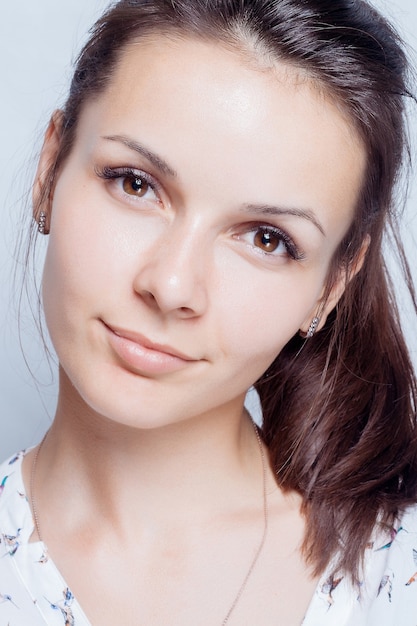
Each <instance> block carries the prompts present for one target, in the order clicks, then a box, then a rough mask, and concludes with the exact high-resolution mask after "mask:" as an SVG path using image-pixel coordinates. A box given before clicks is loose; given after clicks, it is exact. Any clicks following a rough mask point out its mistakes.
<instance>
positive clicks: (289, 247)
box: [238, 224, 304, 261]
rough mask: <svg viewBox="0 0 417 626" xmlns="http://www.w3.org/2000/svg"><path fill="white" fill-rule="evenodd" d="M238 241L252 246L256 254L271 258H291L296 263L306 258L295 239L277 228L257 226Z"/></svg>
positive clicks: (240, 236)
mask: <svg viewBox="0 0 417 626" xmlns="http://www.w3.org/2000/svg"><path fill="white" fill-rule="evenodd" d="M238 239H239V240H241V241H245V242H246V243H247V244H249V245H250V246H252V247H253V248H254V249H255V250H256V252H258V253H260V254H262V255H264V256H266V257H271V258H280V257H289V258H291V259H294V260H296V261H300V260H302V259H303V258H304V255H303V253H302V252H300V251H299V249H298V248H297V246H296V244H295V243H294V241H293V239H292V238H291V237H290V236H289V235H288V234H287V233H286V232H285V231H283V230H281V229H280V228H277V227H276V226H270V225H266V224H265V225H263V224H262V225H259V224H257V225H255V226H254V227H252V228H250V229H249V230H247V231H246V232H244V233H242V234H240V235H239V236H238Z"/></svg>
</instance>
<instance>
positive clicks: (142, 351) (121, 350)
mask: <svg viewBox="0 0 417 626" xmlns="http://www.w3.org/2000/svg"><path fill="white" fill-rule="evenodd" d="M103 324H104V326H105V328H106V330H107V336H108V341H109V344H110V346H111V348H112V351H113V352H114V353H115V354H116V356H117V357H118V360H119V361H121V362H122V363H123V364H124V365H125V366H127V367H128V369H130V370H133V371H135V372H137V373H139V374H144V375H157V374H169V373H172V372H176V371H178V370H181V369H184V368H186V367H187V366H189V365H190V364H192V363H196V362H197V361H198V360H199V359H193V358H192V357H190V356H188V355H186V354H184V353H183V352H180V351H178V350H176V349H175V348H173V347H172V346H169V345H166V344H158V343H154V342H152V341H150V340H149V339H147V338H146V337H144V336H143V335H141V334H139V333H136V332H134V331H130V330H125V329H120V328H117V327H113V326H109V325H108V324H106V323H105V322H103Z"/></svg>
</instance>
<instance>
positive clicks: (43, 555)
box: [0, 453, 417, 626]
mask: <svg viewBox="0 0 417 626" xmlns="http://www.w3.org/2000/svg"><path fill="white" fill-rule="evenodd" d="M23 454H24V453H19V454H17V455H16V456H14V457H13V458H12V459H10V460H9V461H6V462H5V463H3V464H2V465H0V626H29V624H30V626H45V624H46V625H48V626H91V625H90V622H89V621H88V619H87V617H86V616H85V615H84V613H83V611H82V609H81V607H80V606H79V605H78V603H77V600H76V599H75V598H74V596H73V594H72V593H71V590H70V588H69V587H68V585H67V583H66V582H65V581H64V580H63V578H62V576H61V574H60V573H59V571H58V570H57V568H56V567H55V565H54V564H53V562H52V560H51V559H50V558H49V556H48V552H47V548H46V546H45V545H44V544H43V543H42V542H35V543H29V539H30V537H31V535H32V533H33V529H34V523H33V519H32V514H31V510H30V506H29V502H28V499H27V496H26V493H25V488H24V485H23V480H22V474H21V464H22V458H23ZM161 626H162V625H161ZM257 626H258V625H257ZM259 626H274V625H272V624H271V625H269V624H265V625H263V624H260V625H259ZM276 626H278V624H277V625H276ZM286 626H291V625H286ZM302 626H417V506H416V507H410V508H409V509H408V510H407V511H406V512H405V514H404V515H403V516H402V518H401V520H399V521H398V523H397V524H396V526H395V528H392V529H390V530H389V531H387V532H386V533H381V532H380V533H379V534H377V533H376V534H375V538H374V540H373V541H372V542H371V543H370V544H369V547H368V549H367V553H366V558H365V565H364V576H363V580H361V581H360V582H359V583H358V584H357V585H351V584H350V582H349V581H348V580H347V579H346V578H343V577H330V576H329V575H328V573H327V574H325V575H324V576H323V577H322V578H321V580H320V581H319V583H318V585H317V588H316V591H315V594H314V596H313V598H312V600H311V603H310V606H309V608H308V611H307V613H306V616H305V618H304V621H303V624H302Z"/></svg>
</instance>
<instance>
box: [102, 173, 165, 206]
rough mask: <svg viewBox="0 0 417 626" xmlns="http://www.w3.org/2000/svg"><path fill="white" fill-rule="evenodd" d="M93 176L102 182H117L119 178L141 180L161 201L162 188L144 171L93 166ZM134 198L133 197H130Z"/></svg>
mask: <svg viewBox="0 0 417 626" xmlns="http://www.w3.org/2000/svg"><path fill="white" fill-rule="evenodd" d="M94 171H95V174H96V175H97V176H98V177H99V178H102V179H104V180H117V179H119V178H142V179H143V180H144V181H145V182H146V183H147V184H148V185H149V186H150V188H151V189H152V190H153V191H154V192H155V194H156V195H157V197H158V200H159V201H161V198H160V194H161V191H162V186H161V185H160V183H159V182H158V181H157V180H156V179H155V178H154V177H153V176H151V174H148V172H145V171H144V170H141V169H138V168H135V167H130V166H123V167H109V166H108V165H106V166H104V167H99V166H95V167H94ZM131 197H132V198H134V196H131Z"/></svg>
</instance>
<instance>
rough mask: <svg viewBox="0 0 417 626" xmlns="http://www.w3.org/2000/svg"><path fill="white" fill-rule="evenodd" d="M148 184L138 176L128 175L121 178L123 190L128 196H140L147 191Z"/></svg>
mask: <svg viewBox="0 0 417 626" xmlns="http://www.w3.org/2000/svg"><path fill="white" fill-rule="evenodd" d="M149 189H150V185H149V184H148V183H147V182H146V180H144V179H143V178H140V177H139V176H135V177H129V176H126V177H125V178H124V179H123V191H124V192H125V193H127V194H128V195H129V196H138V197H139V198H142V197H143V196H144V195H146V193H147V192H148V191H149Z"/></svg>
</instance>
